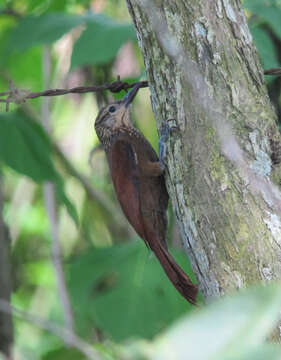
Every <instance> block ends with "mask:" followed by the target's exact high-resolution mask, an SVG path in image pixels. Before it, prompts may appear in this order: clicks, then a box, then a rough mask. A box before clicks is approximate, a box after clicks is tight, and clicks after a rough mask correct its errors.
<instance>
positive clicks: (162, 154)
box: [159, 119, 174, 171]
mask: <svg viewBox="0 0 281 360" xmlns="http://www.w3.org/2000/svg"><path fill="white" fill-rule="evenodd" d="M171 120H174V119H169V120H167V121H166V122H165V123H164V124H162V125H161V127H160V138H159V162H160V166H161V169H162V170H163V171H164V170H165V168H166V155H167V139H168V136H169V135H170V132H171V130H173V128H174V127H172V128H170V127H169V125H168V122H169V121H171Z"/></svg>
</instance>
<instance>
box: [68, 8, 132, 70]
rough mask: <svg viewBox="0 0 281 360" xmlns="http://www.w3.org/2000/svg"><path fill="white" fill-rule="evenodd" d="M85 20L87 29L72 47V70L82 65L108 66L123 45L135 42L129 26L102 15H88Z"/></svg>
mask: <svg viewBox="0 0 281 360" xmlns="http://www.w3.org/2000/svg"><path fill="white" fill-rule="evenodd" d="M85 20H86V23H87V27H86V29H85V30H84V31H83V33H82V35H81V36H80V38H79V39H78V40H77V41H76V43H75V45H74V49H73V53H72V58H71V68H72V69H73V68H75V67H78V66H82V65H101V64H108V63H109V62H111V61H112V60H113V59H114V58H115V57H116V55H117V53H118V50H119V49H120V47H121V46H122V45H123V44H124V43H126V42H127V41H129V40H132V41H136V33H135V30H134V28H133V26H132V25H131V24H121V23H117V22H116V21H114V20H113V19H111V18H109V17H107V16H105V15H102V14H97V15H88V16H87V17H85Z"/></svg>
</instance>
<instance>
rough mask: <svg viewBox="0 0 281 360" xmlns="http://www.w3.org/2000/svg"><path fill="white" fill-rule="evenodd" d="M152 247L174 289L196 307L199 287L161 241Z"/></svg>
mask: <svg viewBox="0 0 281 360" xmlns="http://www.w3.org/2000/svg"><path fill="white" fill-rule="evenodd" d="M150 245H152V246H150V247H151V250H152V251H153V252H154V253H155V255H156V257H157V258H158V260H159V262H160V264H161V265H162V267H163V269H164V270H165V273H166V275H167V276H168V278H169V279H170V281H171V282H172V284H173V285H174V287H175V288H176V289H177V290H178V292H179V293H180V294H181V295H182V296H183V297H184V298H185V299H186V300H187V301H189V302H190V303H191V304H194V305H195V304H196V296H197V293H198V286H197V285H196V284H193V283H192V281H191V280H190V278H189V277H188V276H187V275H186V274H185V273H184V271H183V270H182V269H181V268H180V267H179V265H178V264H177V263H176V262H175V260H174V259H173V257H172V256H171V254H170V253H169V252H168V250H167V249H166V248H165V247H164V246H163V244H162V243H161V242H160V241H157V242H154V243H153V244H151V243H150Z"/></svg>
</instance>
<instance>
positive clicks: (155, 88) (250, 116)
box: [127, 0, 281, 299]
mask: <svg viewBox="0 0 281 360" xmlns="http://www.w3.org/2000/svg"><path fill="white" fill-rule="evenodd" d="M127 4H128V8H129V11H130V14H131V16H132V19H133V21H134V24H135V27H136V30H137V34H138V39H139V44H140V47H141V50H142V53H143V58H144V62H145V67H146V71H147V77H148V80H149V84H150V89H151V100H152V106H153V110H154V114H155V117H156V121H157V126H158V127H159V126H160V124H161V123H163V122H165V121H167V120H168V119H173V120H172V121H169V124H170V127H173V130H172V131H171V134H170V137H169V140H168V142H167V146H168V154H167V172H166V173H167V176H166V180H167V184H168V189H169V193H170V195H171V199H172V201H173V207H174V212H175V215H176V218H177V220H178V223H179V226H180V232H181V236H182V240H183V243H184V246H185V248H186V250H187V253H188V255H189V258H190V260H191V263H192V266H193V270H194V272H195V274H196V276H197V279H198V282H199V284H200V288H201V290H202V292H203V294H204V296H205V297H206V298H207V299H208V298H210V297H214V296H219V295H222V294H224V293H225V292H227V291H229V290H231V289H233V288H240V287H243V286H246V285H248V284H251V283H253V282H257V281H262V282H266V281H269V280H273V279H280V275H281V262H280V259H281V222H280V218H281V217H280V216H281V201H280V199H281V195H280V191H279V187H278V184H279V183H280V169H279V164H278V163H279V161H280V154H279V153H278V152H279V146H278V144H279V143H280V135H279V133H278V130H277V127H276V114H275V113H274V111H273V108H272V106H271V104H270V101H269V98H268V95H267V90H266V87H265V84H264V77H263V71H262V68H261V66H260V63H259V60H258V56H257V52H256V48H255V46H254V44H253V41H252V37H251V34H250V32H249V29H248V26H247V22H246V19H245V16H244V12H243V10H242V8H241V4H240V1H239V0H212V1H205V0H198V1H192V0H174V1H168V0H164V1H162V0H127ZM272 159H274V161H272Z"/></svg>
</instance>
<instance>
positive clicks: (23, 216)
mask: <svg viewBox="0 0 281 360" xmlns="http://www.w3.org/2000/svg"><path fill="white" fill-rule="evenodd" d="M100 6H101V7H103V8H102V12H98V11H100V10H99V9H100ZM91 7H94V11H91ZM244 7H245V9H246V10H247V16H248V19H249V24H250V28H251V31H252V34H253V38H254V41H255V43H256V45H257V49H258V51H259V55H260V57H261V60H262V63H263V65H264V67H265V68H271V67H277V66H279V65H280V57H279V56H280V55H279V49H278V47H277V46H276V44H277V43H278V41H280V37H281V25H280V24H281V23H280V18H281V8H280V3H279V2H278V1H273V0H272V1H269V0H247V1H244ZM1 9H2V10H5V9H6V10H7V9H13V11H14V13H10V14H9V13H6V14H5V13H4V12H3V11H2V12H1V14H0V21H1V26H0V50H1V54H2V56H1V59H0V74H1V76H0V87H1V91H6V90H8V88H9V86H10V80H12V81H13V82H14V83H15V86H16V87H18V88H23V89H28V90H30V91H39V90H42V88H43V87H44V85H43V84H44V76H45V74H44V68H42V58H43V57H44V53H45V52H44V51H43V50H44V49H45V48H46V47H49V48H50V49H51V69H52V71H51V78H50V79H49V80H50V82H51V84H52V87H66V86H73V84H74V86H75V85H83V84H84V83H85V85H86V84H91V83H93V82H94V83H95V84H99V83H103V82H109V81H112V80H114V79H115V78H116V74H119V72H120V71H121V73H122V72H123V73H124V74H125V75H123V78H124V77H126V76H128V78H130V79H133V80H134V81H135V80H138V79H139V78H140V77H141V76H142V74H143V73H144V69H143V64H142V60H141V56H140V54H139V50H138V49H137V46H136V34H135V31H134V29H133V26H132V24H131V23H130V19H129V15H128V13H127V10H126V4H125V1H123V0H108V1H105V0H99V1H90V0H71V1H66V0H60V1H57V0H48V1H42V0H29V1H27V0H9V1H8V0H7V1H4V0H2V1H0V10H1ZM276 39H277V40H276ZM128 41H129V42H130V44H131V47H130V48H129V50H128V47H126V46H127V44H128ZM120 54H125V55H123V56H126V60H127V62H126V63H125V65H122V66H121V65H120V63H121V62H122V61H121V60H124V59H120ZM128 68H132V69H135V70H134V71H131V72H128ZM124 80H126V79H124ZM123 95H124V94H117V95H116V96H117V97H121V96H123ZM108 98H109V96H108V94H99V96H98V97H97V98H95V99H94V98H93V97H92V96H91V95H83V96H79V97H78V96H65V97H59V98H56V99H52V102H51V111H50V120H51V125H52V132H51V135H49V134H47V133H46V132H45V131H44V129H43V128H42V126H41V125H40V123H39V121H40V116H38V114H40V112H41V100H30V101H29V102H28V103H26V104H21V105H19V106H14V107H12V106H10V108H11V109H10V112H9V113H8V114H6V113H5V112H4V110H5V109H4V107H3V108H1V113H0V166H1V173H2V175H3V179H4V181H3V182H4V187H3V189H0V190H1V191H4V198H5V204H4V217H5V220H6V222H7V224H8V225H9V228H10V233H11V237H12V249H11V251H12V259H11V262H12V269H13V284H14V292H13V297H12V300H13V304H14V305H15V306H18V307H20V308H23V309H24V310H26V311H31V312H33V313H37V314H41V316H42V317H44V318H46V319H48V320H50V321H52V322H54V323H60V324H62V325H63V321H64V319H63V314H62V308H61V304H60V302H59V300H58V295H57V294H58V292H57V283H56V276H55V273H54V268H53V265H52V263H51V261H50V246H51V236H50V229H49V222H48V218H47V216H46V213H45V210H44V201H43V195H42V184H43V183H44V182H45V181H51V182H53V183H55V184H56V189H57V200H58V204H59V205H63V207H64V208H66V209H67V210H68V214H66V212H65V211H64V210H63V209H62V210H61V211H58V223H59V235H60V241H61V244H62V250H63V262H64V269H65V274H66V276H67V284H68V290H69V294H70V297H71V301H72V306H73V309H74V315H75V322H76V329H77V332H78V333H79V335H80V336H81V337H82V338H83V339H86V340H87V341H88V342H90V343H92V342H93V341H99V343H98V345H97V346H96V348H97V349H98V350H99V352H100V354H101V356H102V357H104V358H105V359H120V358H124V357H125V358H128V359H138V358H141V359H145V358H147V359H164V360H165V359H170V358H173V356H174V355H175V351H177V358H178V359H186V358H187V356H186V351H187V350H186V349H187V348H188V358H189V359H193V358H194V359H199V360H200V359H201V358H202V359H209V358H212V359H215V360H216V359H237V358H239V359H244V358H245V359H246V358H247V359H252V358H253V359H254V358H255V359H257V358H261V359H262V358H263V359H264V358H270V359H279V358H280V355H279V351H280V349H279V347H275V346H273V345H262V344H261V342H262V340H263V339H264V338H265V336H266V335H268V333H269V329H270V327H271V326H272V324H273V319H274V318H276V316H277V309H278V308H280V302H279V299H280V289H279V288H278V287H271V288H269V289H264V288H262V289H256V290H251V291H249V292H245V293H244V294H241V295H235V296H233V298H226V299H224V300H222V301H220V302H217V303H214V304H212V305H210V306H209V307H207V308H206V309H205V308H204V309H201V310H198V311H195V313H193V314H192V315H191V316H190V317H185V318H184V320H182V321H181V322H180V323H178V324H177V325H174V326H173V327H172V328H171V329H170V330H167V329H168V328H169V326H171V324H172V323H173V322H174V321H176V320H178V319H179V318H180V317H182V316H183V315H184V316H187V315H186V314H188V313H189V312H190V310H191V307H190V306H189V305H188V304H186V303H185V302H184V301H183V299H182V298H181V297H180V296H179V295H178V294H177V293H176V292H175V291H174V289H173V288H172V286H171V285H170V283H169V282H168V281H167V279H166V277H165V276H164V274H163V271H162V270H161V269H160V267H159V264H158V262H157V261H156V259H155V258H154V257H153V256H152V255H150V252H149V251H148V250H147V249H146V248H145V246H144V244H143V243H142V242H140V241H139V240H137V241H135V237H134V235H132V233H131V231H130V230H129V229H128V225H127V223H126V222H125V221H124V220H123V222H122V221H121V220H120V219H123V217H122V215H120V216H119V217H118V216H116V212H118V211H120V210H119V208H118V207H117V205H116V202H115V197H114V195H113V190H112V186H111V183H110V181H109V176H108V169H107V165H105V161H104V160H105V159H104V155H103V154H102V153H101V152H96V153H95V154H94V157H93V164H94V166H93V168H94V170H91V171H90V170H89V166H88V154H89V152H90V150H91V148H92V146H93V144H95V145H96V144H97V139H96V136H95V134H94V133H93V118H94V117H95V115H96V113H97V110H98V105H97V103H98V104H100V103H101V102H102V100H103V101H104V100H105V99H107V100H108ZM134 106H135V109H136V110H135V113H137V114H138V116H137V120H138V119H139V118H141V119H142V122H141V123H138V125H139V126H140V128H141V130H142V131H144V133H145V135H146V136H147V137H148V138H149V140H150V141H152V142H153V145H154V146H155V147H157V136H156V130H155V125H154V122H153V120H152V114H151V109H150V102H149V94H148V92H147V91H145V90H142V91H141V93H140V94H139V95H138V97H137V99H136V101H135V105H134ZM38 118H39V119H38ZM54 144H57V146H58V147H59V148H61V149H63V152H64V153H65V156H66V158H67V159H70V160H69V161H70V165H71V166H72V167H73V168H74V170H75V171H76V172H75V171H73V169H71V166H69V165H68V164H67V161H65V160H63V158H62V156H61V155H59V154H58V151H57V150H56V149H57V148H56V146H54ZM77 173H78V174H80V175H81V177H82V178H83V177H86V179H87V181H88V183H89V184H90V186H91V187H92V188H93V189H94V190H95V191H96V192H97V193H98V195H100V197H99V196H97V198H96V201H93V198H91V197H90V195H89V193H86V192H85V186H84V185H85V184H83V183H81V178H80V179H79V177H77V176H76V175H77ZM73 176H74V177H75V179H73ZM108 208H109V209H111V210H112V211H108ZM69 214H70V215H71V217H72V219H74V220H75V221H76V223H78V217H79V226H77V224H76V225H75V224H74V223H73V220H71V219H70V218H69ZM78 215H79V216H78ZM170 220H171V221H170V224H173V223H174V222H173V219H172V218H171V219H170ZM172 230H174V229H172ZM172 230H171V229H170V231H169V234H170V233H171V234H174V233H175V231H172ZM172 240H173V242H174V241H175V236H173V238H172ZM177 260H178V261H179V262H180V263H181V264H182V265H183V266H184V267H186V268H187V271H188V272H190V266H189V264H188V262H187V259H186V256H185V255H183V254H178V255H177ZM159 333H163V335H160V337H158V335H159ZM133 339H142V340H133ZM144 339H145V340H144ZM210 339H211V340H210ZM124 344H125V345H124ZM202 344H203V345H202ZM15 349H16V351H17V353H18V354H20V355H19V358H20V359H21V358H23V359H24V358H28V359H40V358H41V359H64V358H67V359H81V353H80V352H79V351H78V350H77V349H72V348H68V347H67V346H66V345H65V344H64V343H63V342H62V341H61V340H59V339H58V338H57V337H56V336H54V335H52V334H49V333H47V332H42V331H41V330H39V329H37V328H36V327H35V326H34V325H33V324H27V323H24V322H23V321H21V320H15ZM171 349H173V350H171Z"/></svg>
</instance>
